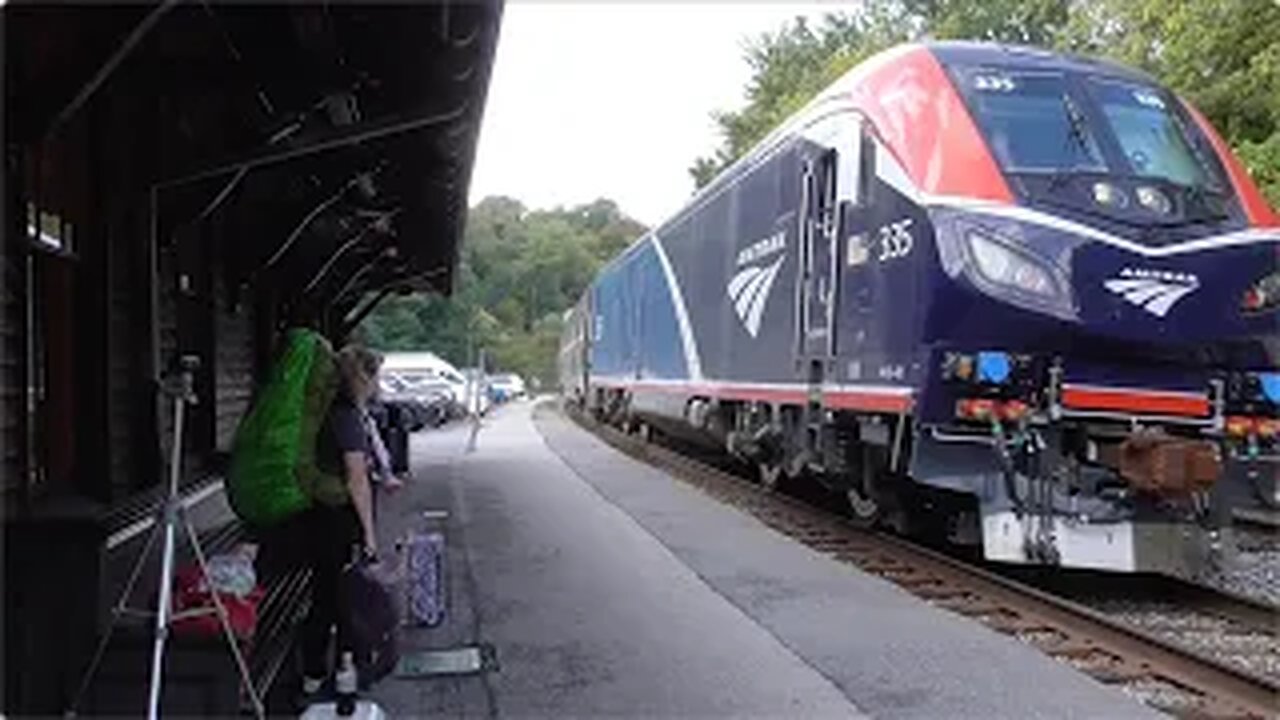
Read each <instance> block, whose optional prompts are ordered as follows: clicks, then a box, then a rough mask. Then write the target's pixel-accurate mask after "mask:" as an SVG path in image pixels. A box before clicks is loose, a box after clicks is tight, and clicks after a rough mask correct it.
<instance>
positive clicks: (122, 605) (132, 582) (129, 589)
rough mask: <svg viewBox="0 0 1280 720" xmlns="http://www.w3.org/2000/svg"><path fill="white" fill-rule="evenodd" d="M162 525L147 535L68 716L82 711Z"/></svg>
mask: <svg viewBox="0 0 1280 720" xmlns="http://www.w3.org/2000/svg"><path fill="white" fill-rule="evenodd" d="M162 527H163V526H162V524H161V523H156V525H155V527H153V528H151V533H150V534H149V535H147V544H146V545H144V546H143V547H142V551H141V552H140V553H138V559H137V560H136V561H134V563H133V570H131V571H130V572H129V580H128V581H127V582H125V584H124V590H122V591H120V598H119V599H118V600H116V604H115V606H114V607H112V608H111V622H110V623H109V624H108V625H107V631H106V632H105V633H103V634H102V639H101V640H99V641H98V648H97V649H96V650H94V652H93V660H91V661H89V667H88V668H86V669H85V673H84V677H83V678H81V679H80V689H79V690H76V694H75V696H74V697H73V698H72V700H71V706H70V707H69V708H67V711H66V713H65V714H66V715H67V716H68V717H74V716H75V714H76V711H77V710H79V709H80V701H81V700H83V699H84V694H85V693H86V692H88V691H89V685H90V684H92V683H93V677H94V675H97V674H98V665H99V664H101V663H102V658H103V656H104V655H105V654H106V652H107V645H108V644H110V642H111V636H112V634H114V633H115V629H116V623H118V622H120V616H121V615H123V614H124V611H125V609H126V608H127V606H128V604H129V598H130V597H131V596H132V595H133V588H134V587H135V586H137V584H138V578H139V577H141V576H142V568H143V566H145V565H146V564H147V557H148V556H150V555H151V548H153V547H155V544H156V538H157V537H159V536H160V531H161V528H162Z"/></svg>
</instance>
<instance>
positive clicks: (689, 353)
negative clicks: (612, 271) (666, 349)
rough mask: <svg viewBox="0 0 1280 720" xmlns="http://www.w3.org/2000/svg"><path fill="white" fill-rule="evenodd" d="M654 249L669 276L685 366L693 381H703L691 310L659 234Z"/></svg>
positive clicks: (668, 281)
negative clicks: (686, 304)
mask: <svg viewBox="0 0 1280 720" xmlns="http://www.w3.org/2000/svg"><path fill="white" fill-rule="evenodd" d="M649 239H650V240H651V241H652V242H653V249H654V250H656V251H657V253H658V262H659V263H660V264H661V265H662V274H663V275H666V276H667V289H668V290H669V291H670V292H671V305H672V306H673V307H675V310H676V324H677V325H679V326H680V345H681V346H682V347H683V348H684V364H685V367H686V368H687V369H688V370H689V377H690V378H691V379H693V380H701V379H702V359H701V355H699V353H698V343H697V341H696V339H695V338H694V335H693V325H692V324H691V323H690V322H689V310H688V308H687V307H685V304H684V293H682V292H680V281H679V280H677V279H676V273H675V271H674V270H672V269H671V260H670V258H668V257H667V251H666V249H665V248H663V247H662V242H661V241H659V240H658V235H657V233H654V234H651V235H650V236H649Z"/></svg>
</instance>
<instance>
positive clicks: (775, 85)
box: [689, 0, 1280, 206]
mask: <svg viewBox="0 0 1280 720" xmlns="http://www.w3.org/2000/svg"><path fill="white" fill-rule="evenodd" d="M1277 28H1280V3H1276V2H1275V0H981V1H979V0H868V2H866V3H863V4H862V5H861V6H860V7H859V9H858V11H857V12H855V13H852V14H833V15H827V16H826V17H824V18H823V20H822V22H821V23H820V24H818V25H817V26H816V27H811V26H810V25H809V24H808V23H806V22H805V21H804V19H803V18H797V19H795V20H794V21H792V22H790V23H787V24H785V25H784V26H783V27H782V28H781V29H779V30H778V31H777V32H774V33H768V34H765V35H762V36H760V37H758V38H755V39H752V40H750V41H749V42H748V43H747V45H746V51H745V59H746V61H747V63H748V64H749V65H750V67H751V71H752V74H751V78H750V80H749V81H748V83H747V104H746V105H745V106H744V107H742V108H740V109H738V110H732V111H720V112H717V113H715V114H714V116H713V117H714V119H715V121H716V123H717V125H718V126H719V130H720V135H721V143H720V146H719V147H718V148H716V149H715V150H714V151H713V152H712V154H711V155H709V156H706V157H701V158H698V159H696V160H695V161H694V163H693V165H692V166H691V167H690V168H689V172H690V174H691V175H692V176H693V178H694V181H695V183H696V184H697V186H698V187H702V186H703V185H705V184H707V183H708V182H710V181H711V180H712V178H714V177H715V175H716V174H717V173H719V172H720V171H721V170H723V169H724V168H725V167H727V166H728V165H729V164H730V163H732V162H733V161H734V160H736V159H737V158H738V157H740V156H742V155H743V154H745V153H746V152H747V151H748V150H750V148H751V147H752V146H753V145H755V144H756V143H757V142H759V141H760V140H761V139H763V138H764V137H765V135H767V134H768V133H769V131H770V130H772V129H773V128H774V127H776V126H777V125H778V124H779V123H781V122H782V121H783V120H784V119H785V118H786V117H787V116H789V115H790V114H792V113H793V112H795V111H796V110H798V109H799V108H801V107H802V106H803V105H804V103H806V102H808V100H809V99H810V98H812V97H813V96H814V95H815V94H816V93H817V92H818V91H819V90H821V89H822V88H823V87H825V86H826V85H827V84H829V83H830V82H831V81H833V80H834V79H835V78H836V77H838V76H839V75H840V74H841V73H842V72H844V71H846V70H847V69H849V68H851V67H852V66H853V65H855V64H857V63H858V62H860V61H861V60H863V59H865V58H866V57H868V56H870V55H872V54H874V53H876V52H878V51H880V50H883V49H886V48H888V47H891V46H893V45H896V44H898V43H901V42H904V41H908V40H920V39H927V38H937V39H972V40H990V41H1000V42H1010V43H1021V44H1028V45H1037V46H1042V47H1052V48H1056V49H1062V50H1071V51H1078V52H1081V53H1084V54H1087V55H1094V56H1102V57H1108V58H1111V59H1114V60H1117V61H1119V62H1122V63H1124V64H1127V65H1132V66H1136V67H1139V68H1142V69H1144V70H1146V71H1147V72H1149V73H1151V74H1152V75H1153V76H1154V77H1156V78H1157V79H1159V80H1160V81H1161V82H1163V83H1165V84H1167V85H1169V86H1170V87H1172V88H1173V89H1174V90H1175V91H1177V92H1179V93H1181V94H1182V95H1184V96H1185V97H1187V98H1188V99H1189V100H1190V101H1191V102H1192V103H1193V104H1195V105H1196V106H1197V107H1198V108H1200V109H1201V110H1202V111H1203V112H1204V113H1205V115H1206V116H1207V117H1208V118H1209V120H1210V121H1211V122H1212V123H1213V124H1214V126H1215V127H1216V128H1218V131H1219V132H1220V133H1222V135H1223V138H1224V139H1225V140H1226V141H1227V143H1228V144H1230V145H1231V146H1232V148H1233V149H1234V150H1235V151H1236V152H1237V153H1238V154H1239V156H1240V158H1241V160H1242V161H1243V162H1244V163H1245V165H1246V167H1248V169H1249V171H1250V173H1251V174H1252V175H1253V177H1254V179H1255V180H1256V181H1257V182H1258V183H1259V184H1260V185H1261V186H1262V189H1263V192H1264V193H1265V194H1266V195H1267V196H1268V198H1269V200H1270V201H1271V203H1272V204H1273V205H1277V206H1280V31H1278V30H1277Z"/></svg>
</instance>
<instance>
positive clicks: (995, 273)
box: [968, 231, 1060, 298]
mask: <svg viewBox="0 0 1280 720" xmlns="http://www.w3.org/2000/svg"><path fill="white" fill-rule="evenodd" d="M968 241H969V251H970V254H971V255H972V256H973V261H974V264H975V265H976V266H977V268H978V272H980V273H982V275H983V277H985V278H986V279H987V280H989V281H991V282H993V283H995V284H997V285H1003V286H1006V287H1011V288H1016V289H1018V290H1021V291H1023V292H1027V293H1031V294H1033V295H1039V296H1042V297H1046V298H1052V297H1056V296H1057V295H1058V294H1059V292H1060V291H1059V290H1058V287H1057V283H1055V282H1054V280H1053V276H1052V275H1051V274H1050V273H1049V271H1048V270H1047V269H1046V268H1044V267H1043V266H1042V265H1041V264H1040V263H1039V262H1037V261H1036V260H1034V259H1032V258H1031V257H1030V256H1029V255H1027V254H1025V253H1022V252H1019V251H1017V250H1014V249H1013V248H1012V247H1010V246H1008V245H1006V244H1004V243H1002V242H999V241H997V240H995V239H993V238H991V237H988V236H987V235H985V234H983V233H979V232H973V231H971V232H969V234H968Z"/></svg>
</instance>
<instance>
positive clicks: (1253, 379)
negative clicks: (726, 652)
mask: <svg viewBox="0 0 1280 720" xmlns="http://www.w3.org/2000/svg"><path fill="white" fill-rule="evenodd" d="M567 317H568V320H569V322H568V323H567V328H566V331H565V336H564V342H563V343H562V346H561V372H562V384H563V387H564V390H565V393H566V395H567V396H568V397H569V398H571V399H572V400H573V401H575V402H580V403H582V404H583V405H585V406H586V407H587V408H589V409H590V410H592V411H593V412H595V413H597V414H599V415H600V416H602V417H605V418H609V419H613V420H616V421H618V422H621V423H626V424H628V425H631V426H635V427H641V428H644V429H648V428H657V429H660V430H663V431H665V432H669V433H678V432H682V433H686V434H691V435H695V436H697V437H699V438H703V439H709V440H712V441H714V442H717V443H719V444H721V445H723V446H724V447H725V448H727V450H728V451H729V452H731V453H733V454H734V455H736V456H738V457H741V458H743V459H745V460H747V461H749V462H751V463H753V464H755V465H756V466H757V467H758V468H759V473H760V477H761V480H762V481H763V482H764V483H766V484H769V485H776V484H778V483H783V482H788V481H789V480H792V479H795V478H797V477H800V476H801V475H805V476H810V477H815V478H817V479H818V480H820V481H821V482H822V483H824V484H826V485H828V486H830V487H833V488H836V489H838V490H840V491H841V492H843V493H846V494H847V496H848V498H849V505H850V507H851V508H852V515H853V517H854V518H855V519H856V520H857V521H858V522H861V523H866V524H868V525H870V524H882V525H889V526H892V527H896V528H898V529H900V530H911V529H912V528H915V529H920V528H923V529H924V530H925V531H929V532H937V533H945V535H946V537H947V538H948V539H949V540H950V541H952V542H959V543H971V544H975V545H978V544H980V546H981V548H982V552H983V553H984V554H985V556H986V557H987V558H989V559H992V560H998V561H1006V562H1012V563H1042V564H1059V565H1063V566H1074V567H1088V568H1101V569H1110V570H1115V571H1122V572H1137V571H1155V572H1162V573H1170V574H1177V575H1194V574H1195V573H1196V572H1197V571H1198V569H1199V568H1201V567H1203V565H1204V563H1205V562H1206V560H1207V559H1209V558H1211V557H1212V552H1211V547H1212V546H1213V544H1214V543H1213V538H1214V537H1215V535H1216V533H1215V528H1218V527H1220V526H1221V525H1222V524H1223V522H1224V521H1225V519H1226V518H1227V517H1228V516H1229V514H1230V511H1231V509H1232V508H1233V507H1237V506H1239V505H1241V504H1256V503H1260V502H1265V503H1268V504H1274V503H1276V502H1277V500H1278V498H1277V469H1278V468H1280V448H1278V447H1277V434H1278V431H1280V421H1278V420H1277V408H1278V407H1280V370H1278V369H1277V368H1278V366H1280V339H1278V334H1280V332H1278V326H1277V322H1278V320H1280V218H1278V217H1277V215H1276V213H1275V211H1274V210H1273V209H1272V208H1270V207H1269V206H1268V205H1267V203H1266V201H1265V200H1264V199H1263V197H1262V196H1261V194H1260V193H1259V191H1258V189H1257V188H1256V187H1255V185H1254V184H1253V183H1252V182H1251V181H1250V179H1249V177H1248V175H1247V174H1246V172H1245V170H1244V169H1243V167H1242V166H1241V164H1240V162H1239V161H1238V160H1237V159H1236V158H1234V157H1233V156H1232V155H1231V153H1230V151H1229V150H1228V149H1227V147H1226V146H1225V144H1224V143H1223V141H1222V140H1221V139H1220V138H1219V136H1218V135H1217V133H1215V132H1214V130H1213V128H1212V127H1210V126H1209V124H1208V123H1207V122H1206V121H1205V120H1204V118H1203V117H1202V116H1201V115H1200V114H1199V113H1198V112H1197V111H1196V110H1195V109H1194V108H1193V107H1191V106H1190V105H1189V104H1188V103H1187V102H1186V101H1184V100H1182V99H1180V98H1178V97H1176V96H1175V95H1173V94H1172V93H1171V92H1169V91H1168V90H1167V89H1165V88H1163V87H1161V86H1160V85H1159V84H1157V83H1156V82H1155V81H1153V80H1152V79H1151V78H1149V77H1147V76H1145V75H1142V74H1140V73H1138V72H1135V71H1133V70H1130V69H1126V68H1123V67H1119V66H1116V65H1113V64H1109V63H1104V62H1099V61H1094V60H1089V59H1085V58H1080V57H1073V56H1064V55H1059V54H1053V53H1048V52H1043V51H1039V50H1034V49H1028V48H1018V47H1008V46H1000V45H989V44H973V43H939V44H929V45H911V46H904V47H900V48H896V49H893V50H890V51H887V52H885V53H883V54H881V55H878V56H876V57H874V58H872V59H871V60H869V61H867V62H865V63H863V64H862V65H860V66H858V67H857V68H855V69H853V70H852V71H850V72H849V73H848V74H847V75H845V76H844V77H843V78H841V79H840V80H839V81H837V82H836V83H835V84H834V85H832V86H831V87H830V88H828V89H827V90H826V91H824V92H822V93H821V94H820V95H819V96H818V97H817V98H816V99H815V100H814V101H813V102H811V103H810V104H809V105H808V106H807V107H806V108H805V109H804V110H802V111H801V112H800V113H798V114H797V115H796V116H795V117H793V118H791V119H790V120H788V121H787V122H786V123H784V124H783V125H782V126H781V127H779V128H778V129H777V130H775V131H774V132H773V133H772V134H771V135H769V136H768V137H767V138H766V139H765V140H764V141H762V142H761V143H760V144H759V145H758V146H757V147H756V148H755V149H754V150H753V151H752V152H751V153H750V154H749V155H747V156H745V157H743V158H742V159H740V160H739V161H738V162H736V163H735V164H734V165H733V166H732V167H730V168H729V169H727V170H726V171H725V172H723V173H722V174H721V175H720V176H719V177H718V178H716V179H715V180H714V181H713V182H712V183H711V184H710V185H708V186H707V187H706V188H704V189H703V190H701V191H700V192H699V193H698V194H697V195H696V196H695V197H694V198H693V199H692V200H691V201H690V202H689V203H688V205H687V206H686V207H684V208H683V209H682V210H681V211H680V212H679V213H678V214H676V215H675V216H674V217H672V218H671V219H670V220H668V221H667V222H665V223H663V224H662V225H661V226H660V227H659V228H657V229H656V230H654V231H653V232H651V233H649V234H647V235H645V236H644V237H642V238H640V239H638V240H637V241H636V242H635V243H634V244H633V245H632V246H631V247H630V248H629V249H627V250H626V251H625V252H624V253H623V254H622V255H621V256H620V257H618V258H617V259H615V260H614V261H613V262H612V263H611V264H609V265H608V266H607V267H606V268H605V269H604V270H603V271H602V272H601V273H600V274H599V276H598V277H597V278H596V279H595V280H594V282H593V283H592V285H591V287H590V288H589V290H588V291H587V292H586V293H585V294H584V296H583V298H582V299H581V301H580V302H579V304H578V305H577V306H576V307H575V308H573V309H572V310H571V311H570V312H569V313H568V316H567Z"/></svg>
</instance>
